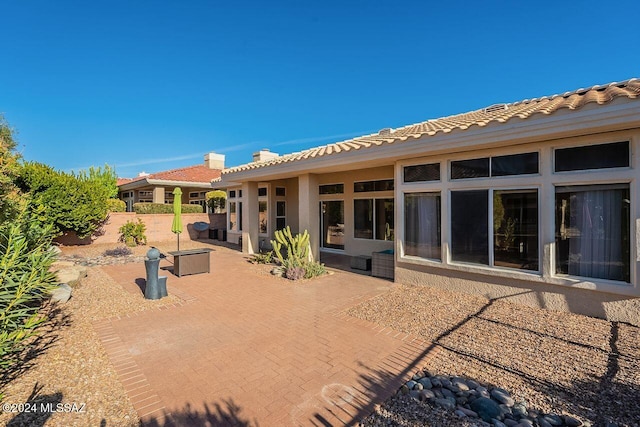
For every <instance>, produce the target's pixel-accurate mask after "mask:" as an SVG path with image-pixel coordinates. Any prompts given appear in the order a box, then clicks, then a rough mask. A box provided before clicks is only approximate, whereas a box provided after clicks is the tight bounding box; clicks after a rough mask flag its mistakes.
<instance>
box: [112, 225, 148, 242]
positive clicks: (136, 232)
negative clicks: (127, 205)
mask: <svg viewBox="0 0 640 427" xmlns="http://www.w3.org/2000/svg"><path fill="white" fill-rule="evenodd" d="M146 230H147V227H146V226H145V225H144V222H142V220H141V219H140V218H138V221H137V222H136V221H127V223H126V224H124V225H123V226H122V227H120V229H119V230H118V231H119V232H120V241H121V242H124V243H125V245H127V246H137V245H146V244H147V236H146V235H145V234H144V232H145V231H146Z"/></svg>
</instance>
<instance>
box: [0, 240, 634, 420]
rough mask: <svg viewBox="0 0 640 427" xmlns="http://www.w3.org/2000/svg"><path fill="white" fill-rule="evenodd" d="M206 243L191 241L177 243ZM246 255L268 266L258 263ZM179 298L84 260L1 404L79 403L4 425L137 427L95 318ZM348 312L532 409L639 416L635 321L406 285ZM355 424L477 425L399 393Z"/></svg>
mask: <svg viewBox="0 0 640 427" xmlns="http://www.w3.org/2000/svg"><path fill="white" fill-rule="evenodd" d="M206 244H207V243H206V241H205V242H202V241H200V242H190V241H186V242H184V243H183V242H181V248H184V249H189V248H195V247H202V246H205V245H206ZM216 245H219V243H218V242H216ZM115 246H117V245H91V246H86V247H63V248H62V250H63V255H64V256H65V257H73V256H74V255H75V256H76V257H77V258H79V259H83V258H95V257H100V256H101V255H102V254H103V253H104V251H105V250H106V249H110V248H113V247H115ZM149 246H151V245H149ZM149 246H145V247H138V248H134V256H143V255H144V254H145V253H146V252H147V250H148V249H149ZM155 246H156V247H158V248H159V249H160V250H161V251H162V252H166V251H169V250H174V249H175V242H170V243H168V244H167V243H159V244H156V245H155ZM229 247H230V248H231V247H232V246H229ZM233 248H234V249H235V248H236V247H235V246H233ZM216 249H217V250H225V249H223V248H221V247H220V246H217V247H216ZM247 265H248V266H249V268H251V269H256V270H260V271H262V270H264V274H268V271H267V270H266V267H265V266H261V265H253V264H249V263H247ZM283 281H286V279H283ZM286 282H289V281H286ZM175 298H176V297H174V296H169V297H168V299H166V298H165V299H162V300H160V301H147V300H145V299H144V298H143V296H142V295H141V294H140V295H138V294H131V293H129V292H123V291H122V288H121V287H120V285H118V284H117V283H115V282H114V281H113V280H112V279H111V278H110V277H109V276H108V275H107V274H105V273H104V272H103V271H102V269H101V268H100V267H99V266H98V267H90V268H89V269H88V277H87V278H85V279H83V281H82V284H81V285H80V286H79V287H77V288H76V289H74V293H73V297H72V299H71V300H70V301H69V302H68V303H67V304H65V305H63V306H62V307H60V312H59V313H57V315H56V316H55V317H54V321H53V323H55V324H56V326H54V329H53V332H52V333H50V334H47V337H55V341H54V342H53V343H50V344H49V345H45V347H47V348H45V349H44V350H43V351H42V354H40V355H39V356H37V357H36V358H35V359H34V360H33V366H31V367H30V368H29V369H28V370H26V372H22V373H20V375H19V376H18V377H17V378H16V379H14V380H13V381H12V382H11V383H10V384H8V385H7V386H6V387H4V390H3V391H4V393H5V399H4V401H3V403H9V404H14V409H17V405H19V404H24V403H25V402H30V403H36V404H38V405H37V406H39V404H40V403H53V404H55V403H58V402H61V403H67V404H73V403H75V404H76V405H77V408H73V407H71V408H70V409H83V410H84V412H82V413H76V412H71V413H68V412H59V413H53V414H52V413H49V412H44V413H42V412H40V413H24V412H23V413H15V412H14V413H7V412H5V411H3V413H2V414H0V425H10V426H33V425H46V426H65V427H66V426H94V425H95V426H125V427H126V426H137V425H138V418H137V415H136V412H135V410H134V409H133V407H132V406H131V404H130V403H129V400H128V398H127V396H126V394H125V392H124V389H123V388H122V386H121V385H120V382H119V381H118V379H117V375H116V373H115V371H114V370H113V368H112V367H111V365H110V363H109V361H108V358H107V356H106V355H105V353H104V351H103V349H102V346H101V344H100V342H99V340H98V338H97V336H96V334H95V333H94V331H93V328H92V326H91V325H92V322H94V321H96V320H99V319H104V318H109V317H113V316H116V315H122V314H125V313H131V312H135V311H141V310H148V309H153V308H155V307H157V306H158V305H159V304H167V303H172V302H175ZM349 314H350V315H353V316H355V317H359V318H362V319H366V320H369V321H373V322H375V323H378V324H381V325H385V326H390V327H392V328H394V329H396V330H399V331H404V332H410V333H413V334H417V335H420V336H422V337H423V338H425V339H426V340H429V341H435V342H437V343H438V344H439V345H440V346H441V351H440V352H439V353H437V355H436V357H435V358H434V359H432V360H431V362H430V364H429V366H426V367H424V368H425V369H428V370H429V371H430V372H432V373H433V374H441V375H458V376H461V377H465V378H468V379H473V380H476V381H478V382H481V383H485V384H489V385H492V386H498V387H502V388H504V389H506V390H508V391H509V392H511V395H512V396H513V397H514V398H515V399H516V400H518V399H525V400H527V401H528V402H529V403H530V405H531V406H532V407H535V408H536V409H538V410H541V411H544V412H556V413H559V414H568V415H574V416H576V417H577V418H580V419H582V420H583V421H590V422H591V423H592V424H593V425H594V426H596V425H606V422H609V421H611V422H616V423H617V424H618V425H619V426H639V425H640V370H639V369H638V366H640V331H639V328H637V327H634V326H630V325H626V324H619V323H612V322H607V321H604V320H600V319H593V318H589V317H585V316H579V315H573V314H568V313H558V312H552V311H547V310H539V309H533V308H529V307H524V306H520V305H514V304H510V303H506V302H504V301H489V300H487V299H485V298H482V297H477V296H471V295H464V294H459V293H452V292H448V291H443V290H439V289H434V288H428V287H420V286H404V285H398V286H396V287H394V288H393V289H392V290H391V291H390V292H388V293H386V294H384V295H381V296H379V297H377V298H374V299H371V300H369V301H366V302H364V303H362V304H360V305H358V306H356V307H354V308H352V309H351V310H349ZM45 344H46V343H45ZM43 345H44V344H43ZM82 404H84V407H81V406H80V405H82ZM45 423H46V424H45ZM362 425H363V426H448V425H449V426H463V427H466V426H472V425H475V423H473V422H472V421H470V420H465V419H458V418H457V417H456V416H455V415H453V414H452V413H449V412H446V411H445V410H443V409H441V408H435V407H433V406H431V405H430V404H428V403H423V402H416V401H414V400H412V399H410V398H408V397H407V396H400V395H398V396H394V397H392V398H390V399H389V400H387V401H386V402H384V403H383V404H382V405H380V406H378V407H377V408H376V411H375V412H374V413H373V414H372V415H371V416H369V417H368V418H366V419H365V420H363V422H362Z"/></svg>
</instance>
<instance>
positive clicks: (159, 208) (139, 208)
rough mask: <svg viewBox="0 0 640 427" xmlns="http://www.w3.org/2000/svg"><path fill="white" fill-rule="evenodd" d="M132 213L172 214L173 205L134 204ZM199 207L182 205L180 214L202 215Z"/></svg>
mask: <svg viewBox="0 0 640 427" xmlns="http://www.w3.org/2000/svg"><path fill="white" fill-rule="evenodd" d="M133 211H134V212H135V213H137V214H141V215H145V214H172V213H173V205H165V204H164V203H134V204H133ZM203 212H204V211H203V209H202V206H200V205H182V213H203Z"/></svg>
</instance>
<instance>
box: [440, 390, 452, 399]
mask: <svg viewBox="0 0 640 427" xmlns="http://www.w3.org/2000/svg"><path fill="white" fill-rule="evenodd" d="M441 392H442V395H443V396H444V397H452V398H453V399H455V398H456V395H455V394H453V392H452V391H451V390H449V389H448V388H443V389H442V390H441Z"/></svg>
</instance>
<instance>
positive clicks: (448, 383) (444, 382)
mask: <svg viewBox="0 0 640 427" xmlns="http://www.w3.org/2000/svg"><path fill="white" fill-rule="evenodd" d="M440 384H442V387H445V388H448V389H449V390H451V381H449V380H448V379H446V378H440Z"/></svg>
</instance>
